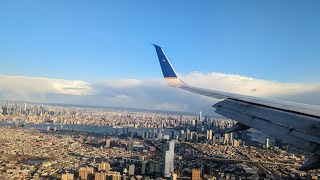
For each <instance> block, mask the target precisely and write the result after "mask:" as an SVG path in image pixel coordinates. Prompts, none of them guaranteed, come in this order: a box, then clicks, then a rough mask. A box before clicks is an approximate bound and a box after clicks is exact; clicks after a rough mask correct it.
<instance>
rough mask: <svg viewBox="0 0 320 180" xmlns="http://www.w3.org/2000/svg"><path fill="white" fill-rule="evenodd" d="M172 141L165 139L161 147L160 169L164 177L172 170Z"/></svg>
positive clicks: (169, 174)
mask: <svg viewBox="0 0 320 180" xmlns="http://www.w3.org/2000/svg"><path fill="white" fill-rule="evenodd" d="M173 160H174V141H167V143H166V144H165V146H164V147H163V156H162V170H163V176H164V177H170V176H171V173H172V172H173V171H174V166H173Z"/></svg>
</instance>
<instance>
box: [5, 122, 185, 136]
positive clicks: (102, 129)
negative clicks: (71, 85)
mask: <svg viewBox="0 0 320 180" xmlns="http://www.w3.org/2000/svg"><path fill="white" fill-rule="evenodd" d="M0 126H11V127H15V126H16V123H9V122H0ZM62 126H63V129H65V130H66V129H68V130H76V131H83V132H89V133H101V134H104V135H107V134H109V135H116V134H118V135H119V134H122V133H123V131H126V130H127V129H128V132H138V134H140V135H141V134H142V133H144V132H145V131H148V130H157V129H156V128H144V127H138V128H134V127H124V128H116V127H115V128H113V127H112V126H95V125H73V124H63V125H62ZM24 127H25V128H32V129H39V130H47V127H50V129H54V128H55V127H56V128H57V130H60V129H61V124H47V123H41V124H33V123H27V124H25V125H24ZM172 131H173V132H174V135H175V136H176V135H179V134H180V132H179V131H177V130H174V129H163V130H162V132H161V133H162V134H163V135H169V136H171V134H172Z"/></svg>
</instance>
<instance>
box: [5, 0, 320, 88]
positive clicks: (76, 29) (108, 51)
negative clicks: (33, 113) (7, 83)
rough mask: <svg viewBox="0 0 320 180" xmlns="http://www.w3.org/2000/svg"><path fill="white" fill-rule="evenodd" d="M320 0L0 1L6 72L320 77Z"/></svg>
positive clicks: (87, 76)
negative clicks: (163, 56) (167, 64)
mask: <svg viewBox="0 0 320 180" xmlns="http://www.w3.org/2000/svg"><path fill="white" fill-rule="evenodd" d="M319 8H320V2H319V1H307V2H306V1H292V0H285V1H228V2H226V1H201V2H195V1H174V2H173V1H147V0H144V1H138V2H137V1H113V2H112V3H111V2H110V1H95V2H94V3H93V2H87V1H37V0H36V1H20V2H17V1H1V2H0V23H1V28H0V39H1V41H0V59H1V66H0V74H5V75H24V76H31V77H48V78H59V79H68V80H90V81H92V80H103V79H119V78H120V79H121V78H135V79H150V78H151V79H152V78H158V77H161V72H160V71H159V67H158V64H157V62H156V56H155V52H154V50H153V47H152V46H151V44H150V43H156V44H158V45H160V46H162V47H163V48H164V49H165V50H166V52H167V54H168V56H169V58H170V59H171V61H172V62H173V64H174V65H175V67H177V71H178V72H179V73H182V74H188V73H190V72H193V71H198V72H202V73H211V72H219V73H226V74H239V75H241V76H246V77H253V78H258V79H266V80H274V81H282V82H319V77H320V71H319V69H318V68H319V67H320V51H319V47H320V23H319V18H320V11H319Z"/></svg>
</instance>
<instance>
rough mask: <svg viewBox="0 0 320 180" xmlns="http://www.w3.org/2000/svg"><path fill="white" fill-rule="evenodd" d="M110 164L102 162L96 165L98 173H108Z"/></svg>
mask: <svg viewBox="0 0 320 180" xmlns="http://www.w3.org/2000/svg"><path fill="white" fill-rule="evenodd" d="M110 170H111V168H110V164H109V163H106V162H102V163H99V164H98V171H110Z"/></svg>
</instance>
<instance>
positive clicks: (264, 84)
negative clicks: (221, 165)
mask: <svg viewBox="0 0 320 180" xmlns="http://www.w3.org/2000/svg"><path fill="white" fill-rule="evenodd" d="M181 77H182V79H183V80H184V81H185V82H186V83H188V84H190V85H194V86H198V87H203V88H208V89H216V90H223V91H228V92H234V93H240V94H246V95H251V96H259V97H268V98H277V99H283V100H291V101H297V102H301V103H308V104H315V105H320V83H315V84H307V83H283V82H276V81H268V80H262V79H254V78H250V77H243V76H239V75H231V74H222V73H209V74H203V73H200V72H192V73H190V74H187V75H182V76H181ZM0 100H2V101H5V100H14V101H25V100H26V101H32V102H43V103H65V104H81V105H95V106H109V107H112V106H114V107H128V108H143V109H155V110H170V111H187V112H199V111H201V110H202V111H205V112H206V111H207V112H209V111H212V108H211V106H212V105H213V104H214V103H216V102H217V100H216V99H213V98H208V97H204V96H200V95H196V94H193V93H190V92H186V91H183V90H180V89H175V88H172V87H168V86H167V84H166V83H165V82H164V80H162V79H151V80H137V79H120V80H105V81H93V82H86V81H81V80H64V79H51V78H38V77H26V76H7V75H0Z"/></svg>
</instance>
